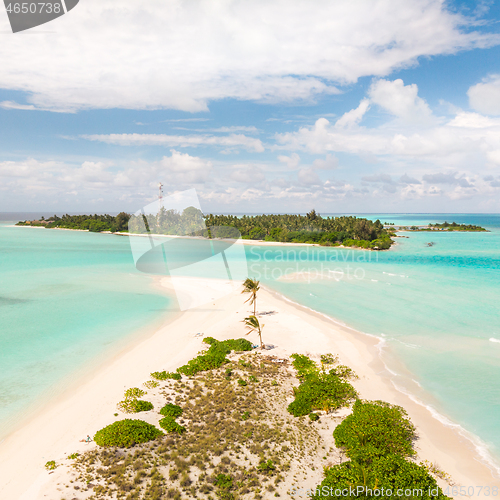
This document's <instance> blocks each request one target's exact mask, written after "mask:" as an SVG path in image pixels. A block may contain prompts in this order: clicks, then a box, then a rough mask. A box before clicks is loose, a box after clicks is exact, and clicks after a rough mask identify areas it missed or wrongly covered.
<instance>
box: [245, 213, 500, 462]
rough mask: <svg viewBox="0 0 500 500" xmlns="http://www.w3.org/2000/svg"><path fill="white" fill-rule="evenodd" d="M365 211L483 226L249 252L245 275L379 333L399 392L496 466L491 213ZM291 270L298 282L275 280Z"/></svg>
mask: <svg viewBox="0 0 500 500" xmlns="http://www.w3.org/2000/svg"><path fill="white" fill-rule="evenodd" d="M365 216H366V217H369V218H370V219H374V220H375V219H377V218H378V219H380V220H381V221H382V222H394V223H395V224H396V225H397V224H402V225H412V224H415V225H418V224H425V223H429V222H433V223H434V222H444V221H445V220H447V221H448V222H453V221H456V222H459V223H468V224H469V223H470V224H478V225H481V226H483V227H486V228H488V229H489V230H490V231H491V232H488V233H458V232H457V233H451V232H450V233H447V232H442V233H426V232H420V233H400V234H401V235H406V236H409V238H398V239H397V240H396V241H397V245H396V246H394V247H393V248H392V249H391V250H389V251H386V252H367V251H361V250H359V251H355V250H347V249H344V250H340V249H328V248H326V249H323V248H318V247H302V251H300V250H299V249H296V250H294V251H292V252H289V251H287V250H284V249H282V248H276V247H267V248H265V249H264V248H263V247H261V248H260V249H257V248H254V249H252V250H251V251H249V252H248V258H249V267H250V270H251V271H250V273H251V274H253V275H254V276H255V277H257V278H260V279H261V280H262V281H263V282H264V283H266V284H267V285H268V286H270V287H271V288H273V289H275V290H277V291H279V292H280V293H282V294H283V295H285V296H286V297H288V298H290V299H291V300H294V301H296V302H298V303H300V304H303V305H305V306H308V307H310V308H312V309H315V310H317V311H320V312H323V313H325V314H328V315H330V316H332V317H334V318H336V319H338V320H340V321H341V322H343V323H345V324H346V325H348V326H351V327H353V328H355V329H356V330H359V331H361V332H365V333H369V334H372V335H375V336H377V337H379V338H381V339H383V340H384V344H383V351H382V352H383V357H384V358H385V360H386V362H387V364H388V366H389V367H390V368H391V367H392V369H393V370H394V371H395V372H396V373H398V374H399V375H400V376H399V377H398V376H396V377H394V382H395V384H396V385H397V386H398V388H400V389H402V390H404V391H407V392H410V393H411V394H413V395H415V396H416V397H417V399H418V400H419V401H421V402H423V403H425V404H426V405H428V406H429V407H431V408H432V409H433V410H435V411H436V412H437V413H439V414H440V415H443V416H445V417H447V419H449V420H451V422H454V423H455V424H459V425H460V426H461V427H462V428H463V429H465V430H467V431H468V432H470V433H473V435H475V436H476V437H478V438H479V440H477V442H476V444H477V445H478V446H479V448H480V449H481V451H482V452H483V453H484V454H485V455H486V454H489V455H490V456H492V457H493V459H494V460H495V461H496V463H497V465H498V464H499V463H500V420H499V417H500V321H499V320H500V315H499V306H500V216H499V215H488V214H486V215H485V214H409V215H406V214H375V215H372V214H370V215H365ZM429 242H433V243H434V245H433V246H431V247H429V246H428V245H427V243H429ZM291 273H299V276H301V279H300V280H299V281H298V282H296V281H295V282H291V281H287V280H286V279H283V276H286V275H287V274H291ZM300 273H302V274H301V275H300Z"/></svg>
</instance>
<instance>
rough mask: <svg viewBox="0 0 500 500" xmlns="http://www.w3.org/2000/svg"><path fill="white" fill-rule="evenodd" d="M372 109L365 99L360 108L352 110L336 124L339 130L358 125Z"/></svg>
mask: <svg viewBox="0 0 500 500" xmlns="http://www.w3.org/2000/svg"><path fill="white" fill-rule="evenodd" d="M369 108H370V101H369V100H368V99H363V100H362V101H361V102H360V103H359V106H358V107H357V108H355V109H351V111H348V112H347V113H344V114H343V115H342V116H341V117H340V118H339V119H338V120H337V122H336V123H335V127H337V128H351V127H354V126H355V125H358V124H359V122H360V121H361V120H362V119H363V116H364V114H365V113H366V112H367V111H368V109H369Z"/></svg>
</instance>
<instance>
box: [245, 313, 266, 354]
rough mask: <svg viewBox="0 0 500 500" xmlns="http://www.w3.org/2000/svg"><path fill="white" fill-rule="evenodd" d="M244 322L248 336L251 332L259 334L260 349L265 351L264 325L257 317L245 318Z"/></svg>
mask: <svg viewBox="0 0 500 500" xmlns="http://www.w3.org/2000/svg"><path fill="white" fill-rule="evenodd" d="M243 321H244V323H245V325H246V327H247V328H248V332H247V335H248V334H249V333H250V332H257V333H258V334H259V342H260V348H261V349H264V344H263V343H262V330H263V329H264V325H261V324H260V322H259V319H258V318H257V316H255V315H252V316H248V318H245V319H244V320H243Z"/></svg>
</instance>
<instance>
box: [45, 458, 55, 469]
mask: <svg viewBox="0 0 500 500" xmlns="http://www.w3.org/2000/svg"><path fill="white" fill-rule="evenodd" d="M45 468H46V469H47V470H55V469H57V465H56V461H55V460H49V461H48V462H47V463H46V464H45Z"/></svg>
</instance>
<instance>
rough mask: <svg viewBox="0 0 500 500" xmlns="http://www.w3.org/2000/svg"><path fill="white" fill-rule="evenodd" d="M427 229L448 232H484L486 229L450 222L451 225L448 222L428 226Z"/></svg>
mask: <svg viewBox="0 0 500 500" xmlns="http://www.w3.org/2000/svg"><path fill="white" fill-rule="evenodd" d="M429 228H433V229H446V230H448V231H486V229H485V228H484V227H481V226H476V225H474V224H457V223H456V222H452V223H451V224H450V223H448V222H443V223H442V224H437V223H436V224H429ZM424 229H425V228H424Z"/></svg>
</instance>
